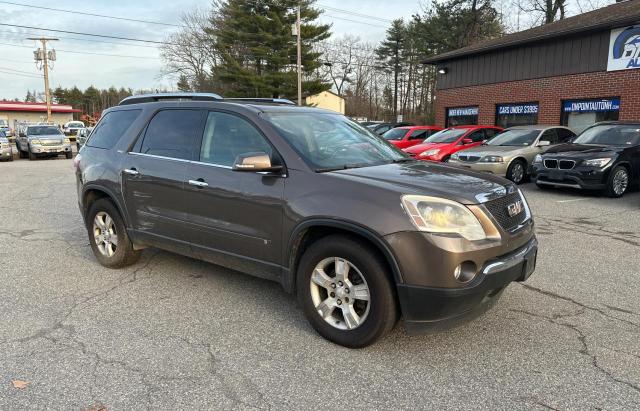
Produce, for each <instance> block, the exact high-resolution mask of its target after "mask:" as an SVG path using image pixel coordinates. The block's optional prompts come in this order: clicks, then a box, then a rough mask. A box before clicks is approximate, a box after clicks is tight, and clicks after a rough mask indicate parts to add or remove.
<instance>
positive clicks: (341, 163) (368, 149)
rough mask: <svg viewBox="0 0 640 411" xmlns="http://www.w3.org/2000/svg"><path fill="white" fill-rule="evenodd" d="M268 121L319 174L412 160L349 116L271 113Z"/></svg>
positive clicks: (266, 115)
mask: <svg viewBox="0 0 640 411" xmlns="http://www.w3.org/2000/svg"><path fill="white" fill-rule="evenodd" d="M264 117H265V119H266V120H267V121H269V122H270V123H271V124H273V125H274V126H275V127H276V128H277V129H278V130H279V131H280V134H281V135H282V137H283V138H284V139H285V140H287V142H288V143H289V144H290V145H291V146H292V147H293V148H294V149H295V150H296V151H297V152H298V153H299V154H300V155H301V156H302V158H303V159H304V160H306V161H307V162H308V163H309V164H310V165H311V166H312V167H313V168H315V169H316V171H331V170H339V169H346V168H356V167H367V166H374V165H380V164H388V163H393V162H397V161H404V160H409V158H408V157H407V156H406V155H405V154H404V153H402V152H401V151H400V150H398V149H397V148H395V147H394V146H393V145H392V144H389V143H387V142H386V141H385V140H384V139H383V138H381V137H379V136H377V135H375V134H372V133H371V132H370V131H368V130H367V129H366V128H363V127H362V126H360V125H359V124H358V123H356V122H354V121H351V120H349V119H348V118H347V117H345V116H341V115H338V114H324V113H308V112H307V113H267V114H265V115H264Z"/></svg>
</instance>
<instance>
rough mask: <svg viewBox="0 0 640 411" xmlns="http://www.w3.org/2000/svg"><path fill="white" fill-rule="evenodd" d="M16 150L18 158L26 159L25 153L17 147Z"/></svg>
mask: <svg viewBox="0 0 640 411" xmlns="http://www.w3.org/2000/svg"><path fill="white" fill-rule="evenodd" d="M17 148H18V157H19V158H26V157H27V156H26V153H25V152H24V151H22V150H20V148H19V147H17Z"/></svg>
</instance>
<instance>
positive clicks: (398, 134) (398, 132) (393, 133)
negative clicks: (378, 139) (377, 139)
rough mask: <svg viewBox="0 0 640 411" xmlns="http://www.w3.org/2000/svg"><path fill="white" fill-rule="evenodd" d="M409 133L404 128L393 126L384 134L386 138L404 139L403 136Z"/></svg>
mask: <svg viewBox="0 0 640 411" xmlns="http://www.w3.org/2000/svg"><path fill="white" fill-rule="evenodd" d="M405 134H407V130H406V129H404V128H392V129H391V130H389V131H387V132H386V133H384V134H383V135H382V137H383V138H384V139H386V140H402V137H404V136H405Z"/></svg>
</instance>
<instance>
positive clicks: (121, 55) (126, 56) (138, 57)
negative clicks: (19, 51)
mask: <svg viewBox="0 0 640 411" xmlns="http://www.w3.org/2000/svg"><path fill="white" fill-rule="evenodd" d="M0 45H3V46H10V47H21V48H25V49H33V47H30V46H23V45H22V44H11V43H0ZM56 52H62V53H73V54H88V55H92V56H106V57H125V58H132V59H143V60H159V59H160V58H159V57H143V56H130V55H123V54H109V53H93V52H89V51H75V50H63V49H56Z"/></svg>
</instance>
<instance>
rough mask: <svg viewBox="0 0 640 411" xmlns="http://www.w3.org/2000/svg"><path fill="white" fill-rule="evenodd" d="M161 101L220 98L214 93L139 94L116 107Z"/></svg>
mask: <svg viewBox="0 0 640 411" xmlns="http://www.w3.org/2000/svg"><path fill="white" fill-rule="evenodd" d="M161 100H174V101H181V100H191V101H217V100H222V97H221V96H220V95H218V94H214V93H155V94H140V95H137V96H129V97H126V98H125V99H123V100H122V101H121V102H120V103H119V104H118V105H119V106H126V105H128V104H138V103H153V102H156V101H161Z"/></svg>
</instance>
